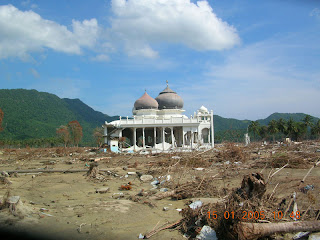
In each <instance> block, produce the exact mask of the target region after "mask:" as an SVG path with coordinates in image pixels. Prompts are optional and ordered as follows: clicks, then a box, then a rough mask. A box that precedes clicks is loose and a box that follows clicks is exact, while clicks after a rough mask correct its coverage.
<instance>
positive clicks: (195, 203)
mask: <svg viewBox="0 0 320 240" xmlns="http://www.w3.org/2000/svg"><path fill="white" fill-rule="evenodd" d="M201 206H202V202H201V201H195V202H193V203H191V204H190V205H189V207H190V208H191V209H193V210H195V209H197V208H199V207H201Z"/></svg>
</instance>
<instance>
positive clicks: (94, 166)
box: [87, 162, 99, 178]
mask: <svg viewBox="0 0 320 240" xmlns="http://www.w3.org/2000/svg"><path fill="white" fill-rule="evenodd" d="M98 175H99V167H98V163H97V162H93V163H91V164H90V169H89V170H88V172H87V176H88V177H90V178H97V176H98Z"/></svg>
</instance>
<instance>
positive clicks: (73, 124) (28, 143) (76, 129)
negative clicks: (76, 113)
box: [0, 108, 103, 147]
mask: <svg viewBox="0 0 320 240" xmlns="http://www.w3.org/2000/svg"><path fill="white" fill-rule="evenodd" d="M3 117H4V113H3V111H2V109H1V108H0V132H1V131H3V128H2V121H3ZM92 135H93V137H94V139H95V143H96V144H97V146H101V144H102V142H103V128H101V127H97V128H95V129H94V130H93V133H92ZM82 137H83V132H82V126H81V125H80V123H79V122H78V121H77V120H74V121H70V122H69V123H68V124H67V125H61V126H60V127H59V128H57V129H56V137H51V138H32V139H23V140H13V139H4V140H0V146H2V147H12V146H14V147H54V146H61V145H62V144H63V145H64V146H65V147H67V146H77V147H78V146H79V143H80V142H81V140H82Z"/></svg>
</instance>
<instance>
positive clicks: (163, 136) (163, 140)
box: [162, 127, 165, 150]
mask: <svg viewBox="0 0 320 240" xmlns="http://www.w3.org/2000/svg"><path fill="white" fill-rule="evenodd" d="M164 142H165V135H164V127H162V150H164Z"/></svg>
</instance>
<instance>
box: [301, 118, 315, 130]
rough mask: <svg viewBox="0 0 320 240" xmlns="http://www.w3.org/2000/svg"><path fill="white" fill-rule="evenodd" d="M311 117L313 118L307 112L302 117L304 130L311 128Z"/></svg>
mask: <svg viewBox="0 0 320 240" xmlns="http://www.w3.org/2000/svg"><path fill="white" fill-rule="evenodd" d="M312 119H313V117H311V116H310V115H308V114H307V115H306V116H305V117H304V119H303V120H302V121H303V122H304V125H305V127H306V132H308V127H310V128H311V127H312V125H313V123H312Z"/></svg>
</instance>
